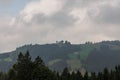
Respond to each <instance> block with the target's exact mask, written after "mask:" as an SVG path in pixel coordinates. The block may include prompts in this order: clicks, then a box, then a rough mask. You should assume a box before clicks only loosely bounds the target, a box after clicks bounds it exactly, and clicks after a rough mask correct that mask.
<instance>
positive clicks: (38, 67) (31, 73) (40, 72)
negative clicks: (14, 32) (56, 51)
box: [0, 52, 120, 80]
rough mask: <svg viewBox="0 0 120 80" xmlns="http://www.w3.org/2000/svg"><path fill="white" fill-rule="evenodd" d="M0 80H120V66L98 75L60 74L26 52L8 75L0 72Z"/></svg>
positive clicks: (66, 72)
mask: <svg viewBox="0 0 120 80" xmlns="http://www.w3.org/2000/svg"><path fill="white" fill-rule="evenodd" d="M0 80H120V65H119V66H116V67H115V69H114V70H108V68H105V69H104V70H103V71H102V72H99V73H97V74H96V73H94V72H93V73H90V72H87V71H86V72H85V74H84V76H83V75H82V74H81V72H80V71H77V72H74V71H73V72H70V71H69V70H68V68H64V70H63V72H62V73H58V72H55V71H54V72H53V71H52V70H50V69H49V68H48V67H47V66H45V64H44V62H43V60H42V59H41V58H40V57H39V56H38V57H36V58H35V60H34V61H32V60H31V57H30V55H29V52H26V53H25V54H22V53H20V54H19V55H18V59H17V62H16V63H15V64H14V65H13V67H12V68H11V69H10V70H9V71H8V72H7V73H3V72H0Z"/></svg>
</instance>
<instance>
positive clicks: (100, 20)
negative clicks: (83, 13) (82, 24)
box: [88, 4, 120, 25]
mask: <svg viewBox="0 0 120 80" xmlns="http://www.w3.org/2000/svg"><path fill="white" fill-rule="evenodd" d="M98 11H99V12H98V14H97V15H94V14H95V13H96V12H95V11H93V12H92V11H88V15H89V18H90V19H91V20H93V21H94V22H96V23H97V24H111V25H117V24H119V23H120V6H112V5H110V4H106V5H103V6H100V7H99V8H98Z"/></svg>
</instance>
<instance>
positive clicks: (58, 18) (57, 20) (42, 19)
mask: <svg viewBox="0 0 120 80" xmlns="http://www.w3.org/2000/svg"><path fill="white" fill-rule="evenodd" d="M31 21H33V23H36V24H48V23H49V24H52V25H53V26H56V27H57V28H59V27H68V26H72V25H74V24H75V22H76V21H77V19H76V18H74V17H73V16H72V15H69V14H67V13H65V12H57V13H56V14H54V15H52V16H45V15H44V14H36V15H34V17H33V18H32V20H31Z"/></svg>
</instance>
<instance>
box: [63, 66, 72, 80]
mask: <svg viewBox="0 0 120 80" xmlns="http://www.w3.org/2000/svg"><path fill="white" fill-rule="evenodd" d="M61 79H62V80H69V79H70V72H69V70H68V68H64V70H63V72H62V74H61Z"/></svg>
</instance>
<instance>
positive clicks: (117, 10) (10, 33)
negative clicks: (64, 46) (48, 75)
mask: <svg viewBox="0 0 120 80" xmlns="http://www.w3.org/2000/svg"><path fill="white" fill-rule="evenodd" d="M11 1H13V0H11ZM0 2H3V3H5V2H8V3H10V2H9V0H5V1H3V0H1V1H0ZM8 3H7V4H8ZM18 4H19V3H18ZM21 5H22V4H21ZM16 7H17V6H16ZM119 25H120V1H119V0H31V1H29V2H28V3H27V5H25V6H24V8H23V9H22V10H20V11H19V13H18V14H17V16H14V17H13V16H10V15H9V16H8V15H7V16H3V17H0V38H1V41H0V51H5V50H11V49H14V48H15V47H17V46H20V45H23V44H30V43H33V44H35V43H51V42H55V41H56V40H69V41H71V42H72V43H82V42H85V41H93V42H94V41H95V42H96V41H102V40H116V39H118V40H120V36H119V34H120V27H119ZM6 45H7V47H6Z"/></svg>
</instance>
